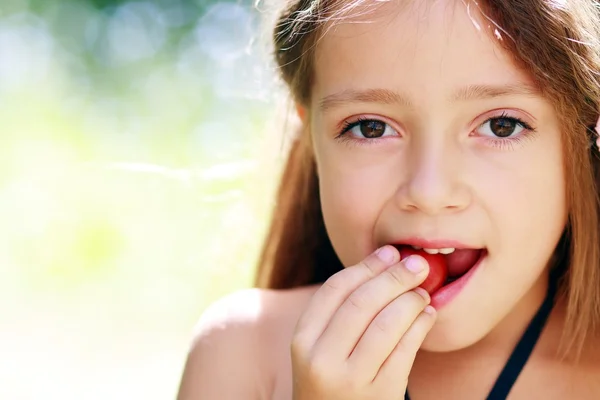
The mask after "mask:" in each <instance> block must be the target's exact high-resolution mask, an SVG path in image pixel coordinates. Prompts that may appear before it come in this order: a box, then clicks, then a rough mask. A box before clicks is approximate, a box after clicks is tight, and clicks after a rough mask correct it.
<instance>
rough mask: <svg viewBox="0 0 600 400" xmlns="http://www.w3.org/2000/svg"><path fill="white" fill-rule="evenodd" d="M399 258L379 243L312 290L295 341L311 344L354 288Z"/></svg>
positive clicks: (388, 247)
mask: <svg viewBox="0 0 600 400" xmlns="http://www.w3.org/2000/svg"><path fill="white" fill-rule="evenodd" d="M398 260H400V253H398V250H397V249H396V248H395V247H393V246H383V247H381V248H380V249H378V250H377V251H375V252H374V253H372V254H370V255H369V256H368V257H367V258H365V259H364V260H363V261H361V262H360V263H358V264H356V265H354V266H351V267H348V268H346V269H344V270H343V271H340V272H338V273H337V274H335V275H333V276H332V277H330V278H329V279H327V281H325V283H324V284H323V285H322V286H321V287H320V288H319V290H317V291H316V292H315V294H314V295H313V296H312V298H311V300H310V301H309V304H308V306H307V308H306V309H305V311H304V313H303V314H302V316H301V317H300V319H299V320H298V323H297V325H296V335H295V340H296V342H297V343H298V342H299V343H300V345H301V346H302V347H306V346H308V347H310V348H312V346H313V345H314V343H315V342H316V341H317V339H318V338H319V337H320V336H321V334H322V333H323V331H324V330H325V328H326V327H327V324H328V323H329V320H330V319H331V317H332V315H333V314H334V313H335V311H336V310H337V309H338V308H339V307H340V305H341V304H342V303H343V302H344V301H345V300H346V298H347V297H348V296H349V295H350V293H352V292H353V291H354V290H355V289H356V288H357V287H359V286H360V285H362V284H363V283H364V282H366V281H368V280H369V279H371V278H373V277H374V276H377V275H379V274H380V273H381V272H382V271H384V270H385V269H386V268H388V267H389V266H391V265H394V264H396V263H397V262H398Z"/></svg>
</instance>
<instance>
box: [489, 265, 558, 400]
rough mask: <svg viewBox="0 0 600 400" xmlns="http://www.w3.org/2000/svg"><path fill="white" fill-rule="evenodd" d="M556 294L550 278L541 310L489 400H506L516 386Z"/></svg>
mask: <svg viewBox="0 0 600 400" xmlns="http://www.w3.org/2000/svg"><path fill="white" fill-rule="evenodd" d="M555 294H556V279H552V276H551V277H550V282H549V287H548V293H547V294H546V298H545V299H544V302H543V303H542V305H541V306H540V309H539V310H538V312H537V313H536V314H535V316H534V317H533V319H532V320H531V322H530V323H529V326H528V327H527V330H526V331H525V333H524V334H523V336H522V337H521V340H520V341H519V343H518V344H517V346H516V347H515V349H514V350H513V352H512V354H511V355H510V358H509V359H508V362H507V363H506V365H505V366H504V369H503V370H502V372H501V373H500V375H499V376H498V379H497V380H496V383H495V384H494V387H493V388H492V390H491V392H490V394H489V395H488V397H487V400H506V398H507V397H508V393H510V390H511V389H512V387H513V386H514V384H515V382H516V381H517V378H518V377H519V374H520V373H521V371H522V370H523V367H524V366H525V363H526V362H527V360H528V359H529V356H530V355H531V352H532V351H533V348H534V347H535V345H536V343H537V341H538V339H539V338H540V335H541V334H542V330H543V329H544V326H545V325H546V321H547V320H548V317H549V316H550V312H551V311H552V307H553V306H554V296H555Z"/></svg>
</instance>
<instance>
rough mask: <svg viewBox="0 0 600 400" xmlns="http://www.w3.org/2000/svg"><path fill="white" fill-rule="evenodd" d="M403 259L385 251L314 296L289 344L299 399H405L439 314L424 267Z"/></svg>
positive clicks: (331, 280) (331, 281) (345, 272)
mask: <svg viewBox="0 0 600 400" xmlns="http://www.w3.org/2000/svg"><path fill="white" fill-rule="evenodd" d="M399 259H400V255H399V254H398V250H396V249H395V248H394V247H392V246H385V247H383V248H381V249H379V250H378V251H377V252H375V253H373V254H371V255H369V256H368V257H367V258H366V259H365V260H364V261H362V262H360V263H359V264H357V265H354V266H351V267H348V268H345V269H344V270H342V271H340V272H338V273H337V274H335V275H333V276H332V277H331V278H329V279H328V280H327V281H326V282H325V283H324V284H323V286H321V287H320V288H319V290H317V292H316V293H315V294H314V295H313V297H312V299H311V301H310V303H309V305H308V307H307V309H306V310H305V312H304V313H303V314H302V316H301V317H300V320H299V321H298V324H297V326H296V330H295V332H294V337H293V340H292V348H291V352H292V373H293V382H294V383H293V390H294V396H293V398H294V400H335V399H344V400H354V399H356V400H358V399H360V400H365V399H377V400H387V399H393V400H399V399H404V392H405V391H406V385H407V380H408V375H409V373H410V370H411V368H412V364H413V361H414V358H415V355H416V353H417V350H418V349H419V347H420V346H421V343H422V342H423V340H424V339H425V336H426V335H427V333H428V332H429V330H430V329H431V327H432V326H433V322H434V320H435V310H434V309H433V307H431V306H428V304H429V302H430V297H429V295H428V294H427V292H426V291H425V290H423V289H421V288H419V287H417V286H418V285H420V284H421V283H422V282H423V281H424V280H425V278H426V277H427V274H428V272H429V268H428V265H427V263H426V261H425V260H424V259H423V257H420V256H418V255H413V256H410V257H408V258H406V259H404V260H402V261H400V262H399ZM419 268H421V270H420V271H419V272H417V271H418V270H419Z"/></svg>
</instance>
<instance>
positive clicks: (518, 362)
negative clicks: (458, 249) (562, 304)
mask: <svg viewBox="0 0 600 400" xmlns="http://www.w3.org/2000/svg"><path fill="white" fill-rule="evenodd" d="M556 278H557V277H556V271H555V272H554V273H551V275H550V282H549V285H548V293H547V294H546V298H545V299H544V302H543V303H542V305H541V306H540V308H539V310H538V312H537V313H536V314H535V316H534V317H533V319H532V320H531V322H530V323H529V326H528V327H527V330H526V331H525V333H524V334H523V336H522V337H521V340H519V343H518V344H517V345H516V346H515V349H514V350H513V352H512V354H511V355H510V358H509V359H508V361H507V363H506V365H505V366H504V369H503V370H502V372H501V373H500V375H499V376H498V379H497V380H496V383H495V384H494V387H493V388H492V390H491V391H490V394H489V395H488V396H487V400H506V397H507V396H508V393H509V392H510V390H511V389H512V387H513V385H514V384H515V382H516V380H517V378H518V377H519V374H520V373H521V370H522V369H523V367H524V366H525V363H526V362H527V360H528V359H529V356H530V355H531V352H532V351H533V348H534V347H535V344H536V343H537V341H538V339H539V337H540V335H541V333H542V329H543V328H544V326H545V325H546V321H547V320H548V316H549V315H550V311H552V307H553V305H554V297H555V294H556V288H557V279H556ZM404 398H405V400H410V397H409V396H408V390H407V391H406V394H405V396H404Z"/></svg>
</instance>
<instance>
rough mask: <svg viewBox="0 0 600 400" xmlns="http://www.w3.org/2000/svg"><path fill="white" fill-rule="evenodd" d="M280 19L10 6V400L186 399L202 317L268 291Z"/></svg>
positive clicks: (5, 362) (5, 186) (4, 98)
mask: <svg viewBox="0 0 600 400" xmlns="http://www.w3.org/2000/svg"><path fill="white" fill-rule="evenodd" d="M263 17H264V15H263V12H262V11H257V7H255V6H254V5H253V4H252V3H251V2H243V1H236V2H216V1H212V0H195V1H184V0H155V1H129V2H128V1H109V0H70V1H69V0H29V1H27V0H2V1H1V4H0V102H1V103H0V104H1V107H0V355H1V356H0V399H3V400H4V399H10V400H12V399H18V400H20V399H86V400H92V399H104V400H105V399H111V400H112V399H169V398H174V397H175V394H176V391H177V385H178V384H179V379H180V375H181V372H182V368H183V363H184V361H185V357H186V352H187V350H188V346H189V341H190V339H191V332H192V329H193V326H194V324H195V322H196V321H197V319H198V317H199V316H200V314H201V312H202V311H203V310H204V309H205V307H206V306H207V305H208V304H209V303H210V302H212V301H214V300H215V299H217V298H218V297H220V296H222V295H224V294H226V293H229V292H232V291H234V290H237V289H239V288H243V287H248V286H250V285H251V282H252V277H253V273H254V269H253V268H254V264H255V262H256V258H257V255H258V251H259V245H260V241H261V238H262V235H263V234H264V230H265V228H266V225H267V219H268V212H269V210H270V205H271V204H272V193H273V191H274V188H275V185H276V179H275V177H276V175H277V173H278V171H279V166H280V161H281V156H282V151H281V144H282V140H281V139H282V136H283V135H282V134H281V131H280V130H279V129H277V124H276V123H274V121H275V119H276V118H275V107H274V105H275V104H276V103H279V101H276V100H275V97H276V96H274V95H273V93H274V92H275V91H276V90H275V88H276V86H277V85H276V84H275V79H274V73H273V69H272V68H271V67H270V60H269V57H268V55H269V54H268V51H267V49H268V48H267V46H266V45H265V43H267V42H266V41H265V39H264V38H265V37H268V31H266V30H265V27H264V18H263ZM265 32H266V33H265Z"/></svg>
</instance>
